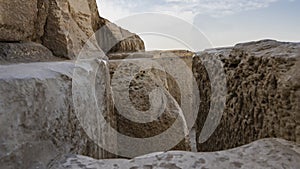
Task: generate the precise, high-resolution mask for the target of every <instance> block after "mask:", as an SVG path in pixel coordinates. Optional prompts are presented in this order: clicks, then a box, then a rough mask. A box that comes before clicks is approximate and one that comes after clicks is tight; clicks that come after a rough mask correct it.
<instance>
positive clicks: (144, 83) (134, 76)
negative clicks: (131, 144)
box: [109, 51, 192, 154]
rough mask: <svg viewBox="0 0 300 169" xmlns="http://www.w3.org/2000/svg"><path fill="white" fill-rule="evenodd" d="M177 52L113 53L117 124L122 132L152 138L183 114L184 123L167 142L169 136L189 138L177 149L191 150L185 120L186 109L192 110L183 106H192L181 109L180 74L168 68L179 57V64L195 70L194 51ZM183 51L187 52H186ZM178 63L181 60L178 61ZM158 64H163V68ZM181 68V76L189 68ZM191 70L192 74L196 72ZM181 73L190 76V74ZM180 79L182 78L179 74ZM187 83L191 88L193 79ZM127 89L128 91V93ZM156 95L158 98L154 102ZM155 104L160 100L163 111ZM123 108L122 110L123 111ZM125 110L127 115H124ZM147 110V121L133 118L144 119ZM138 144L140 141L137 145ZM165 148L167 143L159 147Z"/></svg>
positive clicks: (111, 67) (111, 68)
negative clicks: (155, 106) (174, 74)
mask: <svg viewBox="0 0 300 169" xmlns="http://www.w3.org/2000/svg"><path fill="white" fill-rule="evenodd" d="M174 53H177V54H178V53H180V52H179V51H178V52H175V51H173V52H167V51H165V52H162V51H153V52H138V53H131V54H128V53H123V54H120V53H118V54H111V55H109V58H110V59H111V60H110V61H109V64H110V73H111V78H112V88H113V92H114V95H115V94H116V93H115V92H117V94H118V95H117V96H115V97H120V98H115V99H114V101H115V104H116V112H119V113H118V115H117V125H118V131H119V132H120V133H122V134H125V135H127V136H130V137H133V138H148V137H154V136H156V135H159V134H161V133H164V132H166V130H167V129H169V128H170V127H171V126H172V125H173V124H174V122H175V120H176V119H177V118H179V119H180V124H179V125H178V126H177V130H178V131H177V134H176V133H174V134H173V135H172V136H169V137H170V138H164V141H163V142H168V139H172V137H174V136H175V137H178V138H185V139H183V140H182V141H181V142H180V143H179V144H178V145H177V146H175V145H176V144H175V145H174V146H175V147H173V150H190V148H191V146H190V141H189V137H188V135H187V134H188V126H187V124H185V123H186V121H185V113H187V114H189V113H190V112H185V113H184V114H183V110H184V111H191V110H189V109H188V110H187V109H183V110H182V109H181V107H180V106H181V99H182V97H183V96H181V92H180V89H179V86H178V84H177V83H178V82H176V80H175V79H176V78H175V77H172V75H170V74H168V73H170V72H168V70H169V71H170V65H172V66H175V67H176V64H175V63H174V61H172V60H176V59H179V60H180V61H181V62H180V63H179V64H185V63H186V64H187V65H186V67H185V68H186V69H188V70H190V71H191V68H190V67H191V65H192V55H188V56H187V54H186V53H189V52H187V51H185V52H182V55H174ZM183 53H184V54H185V55H183ZM190 53H191V52H190ZM168 54H170V55H168ZM129 55H130V56H129ZM123 58H126V59H123ZM112 59H117V60H112ZM184 61H186V62H184ZM176 63H177V64H178V62H176ZM188 63H189V64H188ZM173 64H174V65H173ZM167 67H168V68H167ZM158 68H162V70H159V69H158ZM163 69H165V70H163ZM177 69H178V71H177V75H178V76H180V73H185V71H182V70H180V67H177ZM165 71H166V72H165ZM190 73H191V75H192V72H190ZM181 76H185V77H187V76H188V74H184V75H181ZM177 78H178V77H177ZM177 80H182V79H180V78H178V79H177ZM186 83H187V84H184V86H185V87H189V89H190V88H191V86H192V83H191V84H188V81H187V82H186ZM155 90H159V91H158V93H155V92H154V91H155ZM126 92H127V94H128V95H126ZM153 92H154V93H153ZM160 94H165V95H166V96H167V98H166V99H165V100H164V99H162V96H161V95H160ZM126 97H128V99H126ZM183 98H184V99H186V100H187V99H190V100H191V99H192V98H191V97H188V98H187V97H183ZM152 99H154V100H155V101H154V102H152V101H153V100H152ZM160 99H162V100H160ZM151 104H154V105H155V104H158V105H157V106H158V107H159V108H162V109H163V112H161V113H159V111H161V110H160V109H159V110H156V109H155V108H154V109H152V107H151ZM163 104H166V107H163ZM131 106H132V107H134V109H136V111H135V110H133V109H132V108H131ZM120 111H121V112H122V113H120ZM124 114H125V115H126V116H124ZM145 114H147V115H148V116H150V117H148V118H149V119H148V120H147V122H145V121H139V120H138V119H135V120H132V119H131V118H133V117H140V118H142V120H145V119H146V117H143V116H144V115H145ZM127 115H131V117H129V119H128V118H127ZM181 118H182V119H181ZM136 120H137V121H138V122H137V121H136ZM184 136H186V137H184ZM179 141H180V140H179ZM177 143H178V142H177ZM120 144H121V143H120ZM155 144H156V146H157V145H159V144H158V143H155ZM137 146H138V145H136V147H137ZM143 146H145V145H142V147H141V148H143ZM136 147H135V148H136ZM154 147H155V146H153V149H154ZM164 148H165V146H161V149H158V150H157V151H162V150H165V149H164ZM171 148H172V147H170V149H171ZM145 149H146V147H145ZM145 153H147V152H144V154H145ZM148 153H149V152H148Z"/></svg>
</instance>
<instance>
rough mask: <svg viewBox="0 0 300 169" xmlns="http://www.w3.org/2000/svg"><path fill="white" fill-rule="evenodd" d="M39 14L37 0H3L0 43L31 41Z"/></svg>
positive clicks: (0, 18) (0, 9)
mask: <svg viewBox="0 0 300 169" xmlns="http://www.w3.org/2000/svg"><path fill="white" fill-rule="evenodd" d="M37 12H38V9H37V0H1V6H0V32H1V33H0V41H21V40H27V39H30V37H32V36H33V33H34V31H35V27H34V24H35V21H36V17H37Z"/></svg>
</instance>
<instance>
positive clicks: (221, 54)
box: [193, 40, 300, 151]
mask: <svg viewBox="0 0 300 169" xmlns="http://www.w3.org/2000/svg"><path fill="white" fill-rule="evenodd" d="M217 57H218V58H217ZM212 58H216V59H219V60H220V61H221V63H222V64H224V71H225V75H226V77H225V79H226V82H227V86H226V87H227V94H226V99H227V100H226V103H225V104H226V106H225V109H224V111H223V110H220V111H216V112H214V113H215V114H214V115H215V116H217V114H219V115H220V114H221V115H222V119H221V121H220V123H219V121H217V120H216V121H213V123H215V124H216V125H218V127H217V129H216V130H215V131H214V133H213V134H212V136H211V137H210V138H209V139H208V140H207V141H206V142H204V143H203V144H198V150H199V151H216V150H224V149H228V148H233V147H237V146H240V145H244V144H247V143H250V142H252V141H255V140H257V139H260V138H266V137H279V138H284V139H287V140H290V141H295V142H297V143H300V135H299V133H300V127H299V126H300V113H299V112H300V109H299V108H300V104H299V103H300V88H299V84H300V73H299V66H300V44H299V43H282V42H277V41H272V40H264V41H259V42H250V43H245V44H238V45H236V46H235V47H232V48H223V49H210V50H206V51H204V52H202V53H200V54H198V55H197V56H196V57H195V58H194V63H193V71H194V74H195V77H196V78H197V81H198V87H199V90H200V97H201V98H200V99H201V104H200V110H199V115H198V122H197V126H198V128H197V138H199V136H200V133H201V130H202V129H203V126H204V123H205V121H206V119H207V118H208V113H209V109H210V107H211V106H212V105H211V104H212V102H213V101H215V100H219V99H220V98H215V97H213V96H212V87H213V86H211V85H218V82H220V81H221V80H222V79H221V78H222V77H221V76H219V74H218V72H219V70H214V71H211V72H207V70H206V67H205V66H204V63H206V62H209V61H211V60H212ZM209 74H211V75H213V76H215V77H216V78H215V79H214V81H215V82H217V83H212V81H210V77H209ZM219 87H224V86H219ZM198 141H200V140H198Z"/></svg>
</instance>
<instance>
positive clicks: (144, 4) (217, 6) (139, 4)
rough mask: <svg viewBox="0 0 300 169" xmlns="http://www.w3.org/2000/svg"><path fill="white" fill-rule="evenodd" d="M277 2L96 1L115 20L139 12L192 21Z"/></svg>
mask: <svg viewBox="0 0 300 169" xmlns="http://www.w3.org/2000/svg"><path fill="white" fill-rule="evenodd" d="M276 1H278V0H98V4H99V7H100V13H101V14H102V15H103V16H104V17H107V18H108V19H111V20H117V19H120V18H122V17H126V16H128V15H131V14H135V13H141V12H162V13H166V14H171V15H175V16H178V17H182V18H183V19H186V20H188V21H192V20H193V18H194V17H195V16H196V15H198V14H207V15H210V16H213V17H222V16H226V15H229V14H234V13H237V12H241V11H246V10H254V9H260V8H266V7H268V6H269V5H270V4H271V3H274V2H276Z"/></svg>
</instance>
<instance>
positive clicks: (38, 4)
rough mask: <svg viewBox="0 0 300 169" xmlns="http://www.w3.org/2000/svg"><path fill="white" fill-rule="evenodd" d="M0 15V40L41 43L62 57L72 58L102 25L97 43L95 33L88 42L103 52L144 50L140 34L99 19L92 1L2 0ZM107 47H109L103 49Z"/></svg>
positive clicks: (93, 0)
mask: <svg viewBox="0 0 300 169" xmlns="http://www.w3.org/2000/svg"><path fill="white" fill-rule="evenodd" d="M0 14H1V18H0V30H1V33H0V41H3V42H16V41H34V42H38V43H42V44H43V45H44V46H46V47H47V48H49V49H50V50H51V51H52V52H53V54H54V55H55V56H58V57H62V58H67V59H75V58H76V57H77V56H78V54H79V52H80V51H81V49H82V48H83V46H84V44H85V43H86V42H87V41H88V40H89V39H90V38H91V37H92V35H94V33H95V32H96V31H97V30H99V29H100V28H101V27H104V25H106V26H105V28H103V29H102V30H103V31H101V32H102V33H99V34H98V35H97V40H98V42H96V36H94V37H93V38H92V40H91V42H93V43H95V44H96V43H99V45H100V47H101V48H102V49H103V50H104V51H105V52H108V51H110V52H124V51H126V52H132V51H141V50H144V49H145V46H144V42H143V41H142V40H141V39H140V37H138V36H137V35H135V34H133V33H130V32H129V31H127V30H124V29H122V28H120V27H118V26H117V25H115V24H113V23H110V22H109V21H108V20H106V19H104V18H101V17H100V16H99V14H98V9H97V4H96V1H95V0H83V1H74V0H28V1H24V0H2V1H1V7H0ZM107 46H110V48H111V49H109V50H107V51H106V47H107ZM99 50H101V49H99Z"/></svg>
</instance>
